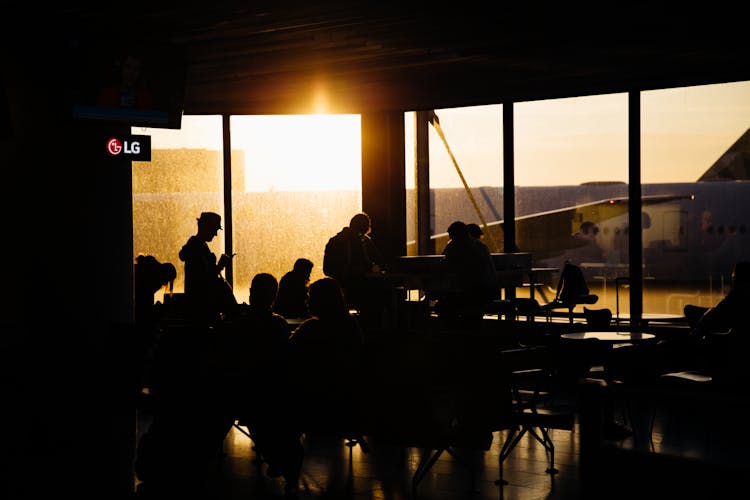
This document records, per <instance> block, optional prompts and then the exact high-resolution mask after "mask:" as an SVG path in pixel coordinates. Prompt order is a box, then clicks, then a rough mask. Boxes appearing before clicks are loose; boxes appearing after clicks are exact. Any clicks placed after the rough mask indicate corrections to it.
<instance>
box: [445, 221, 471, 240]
mask: <svg viewBox="0 0 750 500" xmlns="http://www.w3.org/2000/svg"><path fill="white" fill-rule="evenodd" d="M448 236H449V237H450V239H451V240H454V241H456V240H466V239H469V230H468V229H467V228H466V224H464V223H463V222H461V221H460V220H457V221H455V222H452V223H451V225H450V226H448Z"/></svg>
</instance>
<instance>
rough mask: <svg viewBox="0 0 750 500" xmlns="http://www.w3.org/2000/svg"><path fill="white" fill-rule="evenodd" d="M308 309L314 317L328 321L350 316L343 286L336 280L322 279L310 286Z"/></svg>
mask: <svg viewBox="0 0 750 500" xmlns="http://www.w3.org/2000/svg"><path fill="white" fill-rule="evenodd" d="M307 308H308V310H309V311H310V314H312V315H313V316H315V317H317V318H320V319H326V318H336V317H341V316H345V315H348V314H349V309H348V308H347V305H346V300H345V299H344V292H343V291H342V289H341V285H339V282H338V281H336V280H335V279H334V278H329V277H325V278H321V279H319V280H316V281H314V282H313V283H312V284H311V285H310V296H309V297H308V299H307Z"/></svg>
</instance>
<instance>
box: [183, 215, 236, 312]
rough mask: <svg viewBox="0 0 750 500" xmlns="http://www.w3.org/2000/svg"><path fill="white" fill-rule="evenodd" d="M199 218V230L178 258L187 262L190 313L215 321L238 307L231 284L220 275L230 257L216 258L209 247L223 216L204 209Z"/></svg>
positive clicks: (187, 297)
mask: <svg viewBox="0 0 750 500" xmlns="http://www.w3.org/2000/svg"><path fill="white" fill-rule="evenodd" d="M197 221H198V232H197V233H196V234H194V235H193V236H190V238H188V240H187V242H186V243H185V244H184V245H183V246H182V248H181V249H180V253H179V257H180V260H181V261H183V262H184V263H185V297H186V299H187V302H188V305H189V307H190V309H191V312H192V313H193V314H194V315H195V316H196V318H197V319H199V320H202V321H207V322H209V323H212V322H215V321H217V320H219V319H221V315H222V314H225V315H226V314H231V313H232V312H234V309H235V307H236V306H237V300H236V299H235V297H234V294H233V293H232V289H231V286H230V285H229V283H227V281H226V280H225V279H224V277H223V276H221V274H220V273H221V272H222V271H223V270H224V269H225V268H226V267H227V266H228V265H229V262H230V261H231V257H230V256H229V255H227V254H221V257H219V259H218V261H217V260H216V255H215V254H214V253H213V252H211V250H210V249H209V247H208V242H210V241H211V240H213V239H214V237H215V236H216V235H217V234H218V232H219V229H221V216H220V215H219V214H217V213H214V212H203V213H201V215H200V217H199V218H198V219H197Z"/></svg>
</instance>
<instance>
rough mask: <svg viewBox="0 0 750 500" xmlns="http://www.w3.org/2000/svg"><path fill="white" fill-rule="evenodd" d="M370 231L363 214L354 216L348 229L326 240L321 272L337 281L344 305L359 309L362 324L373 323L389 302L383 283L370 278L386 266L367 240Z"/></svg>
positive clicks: (374, 247) (371, 242) (377, 319)
mask: <svg viewBox="0 0 750 500" xmlns="http://www.w3.org/2000/svg"><path fill="white" fill-rule="evenodd" d="M371 229H372V227H371V221H370V217H369V216H368V215H367V214H366V213H364V212H361V213H358V214H356V215H354V216H353V217H352V219H351V221H350V222H349V226H348V227H344V228H343V229H341V231H339V232H338V233H337V234H336V235H334V236H332V237H331V238H330V239H329V240H328V243H327V244H326V247H325V252H324V254H323V272H324V273H325V275H326V276H329V277H331V278H334V279H336V280H337V281H338V282H339V284H340V285H341V287H342V289H343V291H344V298H345V299H346V301H347V303H348V304H349V306H350V307H355V308H357V309H359V311H360V315H361V318H362V322H363V324H365V325H370V324H376V323H377V322H378V321H379V320H380V315H381V314H382V313H383V310H384V308H385V306H386V304H387V303H388V290H387V289H385V287H384V282H383V281H382V280H377V279H370V278H372V274H373V273H378V272H379V271H381V270H383V269H384V267H385V259H384V258H383V255H382V254H381V253H380V250H378V247H377V246H376V245H375V242H374V241H373V240H372V238H371V237H370V232H371ZM368 275H369V276H368Z"/></svg>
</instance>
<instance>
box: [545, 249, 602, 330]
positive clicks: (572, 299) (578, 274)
mask: <svg viewBox="0 0 750 500" xmlns="http://www.w3.org/2000/svg"><path fill="white" fill-rule="evenodd" d="M598 300H599V296H598V295H596V294H595V293H589V288H588V286H587V285H586V281H585V280H584V277H583V272H582V271H581V268H580V267H578V266H576V265H574V264H571V263H570V262H566V263H565V266H564V267H563V271H562V274H561V275H560V281H559V282H558V283H557V291H556V293H555V298H554V299H553V300H552V302H548V303H546V304H544V305H543V306H541V308H542V310H544V311H546V313H547V321H548V322H549V321H551V319H552V311H553V310H555V309H567V310H568V318H569V319H570V323H571V324H572V323H573V309H575V307H576V306H578V305H581V304H589V305H590V304H596V302H597V301H598Z"/></svg>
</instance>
